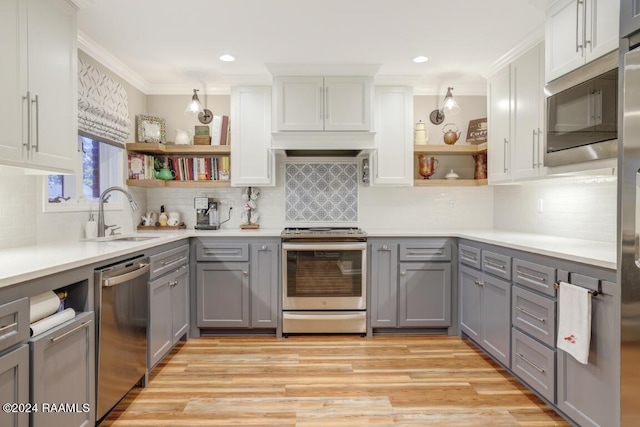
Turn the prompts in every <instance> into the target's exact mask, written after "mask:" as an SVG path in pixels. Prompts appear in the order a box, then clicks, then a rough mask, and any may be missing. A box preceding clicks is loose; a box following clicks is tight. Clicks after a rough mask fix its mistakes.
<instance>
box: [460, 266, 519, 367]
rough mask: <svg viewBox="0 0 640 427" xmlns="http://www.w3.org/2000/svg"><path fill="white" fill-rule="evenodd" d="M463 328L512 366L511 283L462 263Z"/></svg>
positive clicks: (461, 326) (484, 346)
mask: <svg viewBox="0 0 640 427" xmlns="http://www.w3.org/2000/svg"><path fill="white" fill-rule="evenodd" d="M458 274H459V281H460V293H459V295H460V328H461V329H462V331H463V332H464V333H465V334H467V336H469V338H471V339H472V340H474V341H475V342H476V343H477V344H478V345H480V346H481V347H482V348H483V349H484V350H485V351H486V352H487V353H489V354H491V355H492V356H493V357H495V358H496V359H497V360H499V361H500V362H501V363H502V364H504V365H505V366H507V367H509V366H510V358H511V355H510V348H511V310H510V307H511V283H509V282H507V281H505V280H502V279H499V278H497V277H492V276H491V275H489V274H486V273H484V272H482V271H478V270H475V269H473V268H470V267H467V266H466V265H462V266H460V270H459V273H458Z"/></svg>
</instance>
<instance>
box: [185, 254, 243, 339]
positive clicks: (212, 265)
mask: <svg viewBox="0 0 640 427" xmlns="http://www.w3.org/2000/svg"><path fill="white" fill-rule="evenodd" d="M196 271H197V275H198V277H197V285H198V294H197V302H198V306H197V313H198V327H201V328H248V327H249V263H248V262H207V263H198V265H197V268H196Z"/></svg>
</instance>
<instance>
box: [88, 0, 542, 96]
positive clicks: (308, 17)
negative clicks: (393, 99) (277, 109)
mask: <svg viewBox="0 0 640 427" xmlns="http://www.w3.org/2000/svg"><path fill="white" fill-rule="evenodd" d="M546 2H547V1H546V0H482V1H479V0H438V1H436V0H316V1H309V0H133V1H132V0H94V1H93V2H89V6H88V7H86V8H83V9H81V10H80V11H79V13H78V25H79V30H80V37H79V39H80V43H79V46H80V48H81V49H83V50H85V51H87V53H89V54H91V55H92V56H94V57H96V59H98V60H99V61H101V62H102V63H103V64H105V65H107V66H109V67H110V68H112V69H114V71H116V72H118V74H120V75H121V76H123V77H125V78H126V79H127V80H128V81H130V82H131V83H133V84H134V85H135V86H137V87H138V88H139V89H141V90H143V91H144V92H145V93H148V94H153V93H188V92H190V88H191V89H193V88H200V89H203V90H204V91H206V93H224V92H225V91H228V89H229V86H230V85H232V84H268V83H269V82H270V79H271V74H270V72H269V70H270V69H271V70H276V69H278V70H279V72H280V73H288V72H291V73H301V72H311V73H314V74H321V73H327V74H333V73H340V72H342V71H344V70H348V71H347V72H350V73H351V72H354V71H356V72H357V71H358V70H360V69H362V70H364V71H369V70H371V69H373V70H377V73H375V78H376V83H378V84H381V83H393V84H395V83H405V84H411V85H413V86H414V88H415V90H416V91H417V92H423V93H441V94H443V93H444V92H445V91H446V87H447V86H454V87H456V93H458V94H464V93H465V92H466V93H469V94H473V93H474V92H476V91H478V90H479V88H480V89H481V90H482V91H484V88H485V76H486V75H487V74H488V73H489V71H490V70H491V68H492V65H494V64H495V63H496V62H497V61H498V60H499V59H500V58H501V57H503V56H504V55H505V54H507V53H508V52H509V51H510V50H512V49H514V48H515V47H516V46H518V45H520V44H522V43H526V42H528V41H531V40H541V37H542V34H543V30H542V29H543V24H544V9H545V7H546ZM223 53H230V54H232V55H234V56H235V57H236V58H237V60H236V61H235V62H233V63H224V62H222V61H220V60H219V59H218V57H219V56H220V55H221V54H223ZM417 55H426V56H428V57H429V61H427V62H426V63H423V64H415V63H413V62H412V58H413V57H415V56H417ZM267 64H268V65H269V67H268V66H267ZM316 68H317V69H318V70H319V71H320V70H321V72H317V73H316V72H314V71H315V69H316ZM309 70H311V71H309Z"/></svg>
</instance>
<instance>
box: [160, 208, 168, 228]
mask: <svg viewBox="0 0 640 427" xmlns="http://www.w3.org/2000/svg"><path fill="white" fill-rule="evenodd" d="M168 219H169V217H167V214H166V213H165V211H164V205H162V206H160V216H159V217H158V222H160V227H166V226H167V220H168Z"/></svg>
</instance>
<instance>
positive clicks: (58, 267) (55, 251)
mask: <svg viewBox="0 0 640 427" xmlns="http://www.w3.org/2000/svg"><path fill="white" fill-rule="evenodd" d="M365 231H366V232H367V234H368V235H369V237H372V238H373V237H459V238H464V239H469V240H476V241H479V242H484V243H489V244H494V245H498V246H503V247H508V248H512V249H518V250H523V251H527V252H534V253H539V254H543V255H548V256H552V257H556V258H563V259H567V260H572V261H576V262H580V263H585V264H590V265H595V266H600V267H603V268H608V269H612V270H615V269H616V266H617V263H616V248H615V246H616V245H615V244H613V243H603V242H596V241H591V240H580V239H570V238H564V237H557V236H545V235H539V234H529V233H516V232H509V231H498V230H460V229H458V230H454V229H452V230H432V231H427V230H425V231H416V230H396V229H369V228H366V229H365ZM281 232H282V229H257V230H239V229H233V230H231V229H229V230H225V229H222V230H215V231H208V230H179V231H145V232H139V233H135V234H136V235H141V234H144V235H145V236H156V238H154V239H150V240H144V241H134V242H129V241H117V242H115V241H109V240H108V238H107V240H106V241H101V242H96V241H88V240H80V241H70V242H60V243H56V244H47V245H33V246H23V247H17V248H10V249H3V250H0V288H2V287H5V286H11V285H14V284H18V283H22V282H25V281H28V280H33V279H37V278H40V277H44V276H47V275H49V274H55V273H60V272H63V271H66V270H70V269H73V268H77V267H82V266H85V265H90V264H95V263H100V262H102V261H106V260H109V259H111V258H115V257H119V256H122V255H127V254H129V253H133V252H138V251H143V250H145V249H149V248H152V247H155V246H159V245H163V244H166V243H171V242H174V241H178V240H182V239H188V238H190V237H279V236H280V233H281Z"/></svg>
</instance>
